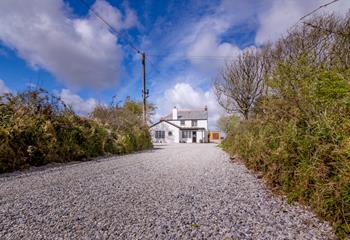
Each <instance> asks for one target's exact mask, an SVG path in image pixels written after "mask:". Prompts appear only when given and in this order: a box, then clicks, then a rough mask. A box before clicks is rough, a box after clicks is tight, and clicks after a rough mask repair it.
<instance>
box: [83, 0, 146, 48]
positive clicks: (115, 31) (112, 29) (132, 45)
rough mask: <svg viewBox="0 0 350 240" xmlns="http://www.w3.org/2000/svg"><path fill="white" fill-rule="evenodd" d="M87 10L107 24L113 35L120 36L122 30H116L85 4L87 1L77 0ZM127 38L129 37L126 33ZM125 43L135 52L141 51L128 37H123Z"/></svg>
mask: <svg viewBox="0 0 350 240" xmlns="http://www.w3.org/2000/svg"><path fill="white" fill-rule="evenodd" d="M79 1H80V2H81V3H82V4H83V5H84V6H85V7H86V8H87V9H88V10H89V11H91V12H92V13H93V14H94V15H95V16H96V17H97V18H99V19H100V20H101V21H102V22H103V23H104V24H106V25H107V26H108V28H109V29H110V31H111V32H112V33H114V34H115V35H117V36H118V37H120V38H121V35H122V34H123V33H124V32H121V33H120V32H118V31H117V30H116V29H115V28H114V27H113V26H112V25H111V24H110V23H108V21H107V20H105V19H104V18H103V17H102V16H101V15H100V14H98V12H96V11H95V10H94V9H93V7H90V6H89V4H87V2H86V1H85V0H79ZM126 37H127V38H129V37H128V36H127V35H126ZM125 40H126V42H127V44H128V45H129V46H130V47H131V48H132V49H134V50H135V51H136V52H137V53H141V51H140V50H139V49H138V48H136V47H135V45H134V44H132V42H131V41H129V40H128V39H125Z"/></svg>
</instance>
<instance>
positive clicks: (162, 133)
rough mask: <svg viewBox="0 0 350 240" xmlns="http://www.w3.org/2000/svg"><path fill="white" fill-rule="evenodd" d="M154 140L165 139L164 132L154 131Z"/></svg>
mask: <svg viewBox="0 0 350 240" xmlns="http://www.w3.org/2000/svg"><path fill="white" fill-rule="evenodd" d="M155 137H156V138H165V131H155Z"/></svg>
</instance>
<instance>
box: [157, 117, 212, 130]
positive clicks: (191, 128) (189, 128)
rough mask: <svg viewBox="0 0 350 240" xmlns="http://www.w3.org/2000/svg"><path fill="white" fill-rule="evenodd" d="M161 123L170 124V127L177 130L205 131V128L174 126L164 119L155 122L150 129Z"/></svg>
mask: <svg viewBox="0 0 350 240" xmlns="http://www.w3.org/2000/svg"><path fill="white" fill-rule="evenodd" d="M161 122H166V123H168V124H170V125H172V126H174V127H177V128H179V129H180V130H205V128H203V127H180V126H178V125H176V124H174V123H172V122H169V121H167V120H164V119H162V120H160V121H159V122H157V123H155V124H153V125H151V126H150V128H152V127H154V126H156V125H158V124H159V123H161Z"/></svg>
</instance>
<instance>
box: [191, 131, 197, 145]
mask: <svg viewBox="0 0 350 240" xmlns="http://www.w3.org/2000/svg"><path fill="white" fill-rule="evenodd" d="M192 142H193V143H196V142H197V132H196V131H193V132H192Z"/></svg>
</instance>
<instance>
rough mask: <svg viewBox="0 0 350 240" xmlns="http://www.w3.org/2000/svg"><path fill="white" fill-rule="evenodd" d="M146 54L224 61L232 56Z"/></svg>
mask: <svg viewBox="0 0 350 240" xmlns="http://www.w3.org/2000/svg"><path fill="white" fill-rule="evenodd" d="M147 55H148V56H153V57H161V58H165V57H169V58H179V59H198V60H200V59H208V60H221V61H225V60H232V59H233V57H232V56H215V55H211V56H210V55H186V56H184V55H178V56H177V55H171V54H169V55H166V54H164V55H161V54H147Z"/></svg>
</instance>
